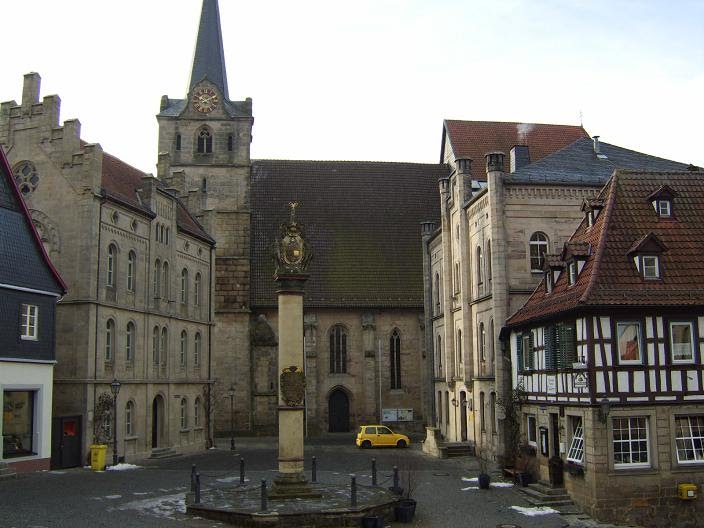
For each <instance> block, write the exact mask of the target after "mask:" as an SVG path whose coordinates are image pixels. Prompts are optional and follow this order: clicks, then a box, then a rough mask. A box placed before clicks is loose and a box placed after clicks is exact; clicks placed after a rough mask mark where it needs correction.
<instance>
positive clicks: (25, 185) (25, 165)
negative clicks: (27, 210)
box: [15, 161, 39, 196]
mask: <svg viewBox="0 0 704 528" xmlns="http://www.w3.org/2000/svg"><path fill="white" fill-rule="evenodd" d="M15 182H17V187H18V188H19V190H20V192H21V193H22V194H23V195H24V196H28V195H29V194H31V193H32V192H33V191H35V190H36V189H37V186H38V185H39V174H38V173H37V168H36V167H35V166H34V164H33V163H32V162H31V161H21V162H20V163H18V164H17V166H16V167H15Z"/></svg>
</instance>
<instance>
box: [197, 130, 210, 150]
mask: <svg viewBox="0 0 704 528" xmlns="http://www.w3.org/2000/svg"><path fill="white" fill-rule="evenodd" d="M211 152H213V136H212V134H211V133H210V130H208V129H207V128H203V129H201V130H200V132H198V153H199V154H210V153H211Z"/></svg>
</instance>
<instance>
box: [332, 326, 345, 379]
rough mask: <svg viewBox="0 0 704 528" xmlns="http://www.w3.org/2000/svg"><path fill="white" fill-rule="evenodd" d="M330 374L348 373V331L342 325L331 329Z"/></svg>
mask: <svg viewBox="0 0 704 528" xmlns="http://www.w3.org/2000/svg"><path fill="white" fill-rule="evenodd" d="M330 372H331V373H332V374H344V373H346V372H347V331H346V330H345V328H344V327H343V326H342V325H335V326H333V327H332V328H331V329H330Z"/></svg>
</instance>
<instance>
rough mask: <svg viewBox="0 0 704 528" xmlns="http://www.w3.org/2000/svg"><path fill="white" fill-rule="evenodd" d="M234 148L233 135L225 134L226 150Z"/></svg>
mask: <svg viewBox="0 0 704 528" xmlns="http://www.w3.org/2000/svg"><path fill="white" fill-rule="evenodd" d="M234 148H235V137H234V136H233V135H232V134H230V135H229V136H227V150H228V152H232V151H233V149H234Z"/></svg>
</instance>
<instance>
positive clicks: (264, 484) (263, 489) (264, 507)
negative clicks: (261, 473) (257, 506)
mask: <svg viewBox="0 0 704 528" xmlns="http://www.w3.org/2000/svg"><path fill="white" fill-rule="evenodd" d="M266 498H267V497H266V479H262V507H261V510H260V511H263V512H265V511H266V510H267V504H266Z"/></svg>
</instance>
